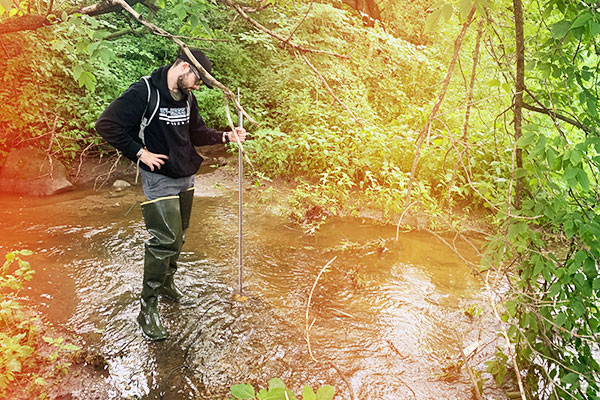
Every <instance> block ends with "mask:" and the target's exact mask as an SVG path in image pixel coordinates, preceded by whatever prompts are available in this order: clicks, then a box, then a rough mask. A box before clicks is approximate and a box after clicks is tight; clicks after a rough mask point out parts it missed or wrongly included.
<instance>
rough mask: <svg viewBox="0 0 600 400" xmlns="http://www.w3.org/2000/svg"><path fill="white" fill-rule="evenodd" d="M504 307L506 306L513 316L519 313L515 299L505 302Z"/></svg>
mask: <svg viewBox="0 0 600 400" xmlns="http://www.w3.org/2000/svg"><path fill="white" fill-rule="evenodd" d="M504 307H506V311H508V313H509V314H510V316H511V317H514V316H515V315H516V314H517V303H516V302H514V301H513V300H508V301H507V302H506V303H504Z"/></svg>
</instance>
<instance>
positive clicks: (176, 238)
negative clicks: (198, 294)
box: [138, 188, 194, 340]
mask: <svg viewBox="0 0 600 400" xmlns="http://www.w3.org/2000/svg"><path fill="white" fill-rule="evenodd" d="M193 198H194V188H190V189H188V190H185V191H183V192H181V193H179V195H177V196H167V197H160V198H158V199H155V200H151V201H147V202H145V203H142V214H143V215H144V221H145V223H146V228H147V229H148V232H150V234H151V235H152V238H150V240H149V241H148V242H147V243H146V245H145V248H146V253H145V256H144V281H143V288H142V293H141V299H140V306H141V307H140V313H139V315H138V322H139V324H140V326H141V328H142V330H143V331H144V333H145V334H146V335H147V336H148V337H149V338H150V339H151V340H162V339H165V338H166V337H167V336H169V333H168V332H167V331H166V329H165V328H164V327H163V325H162V322H161V321H160V315H159V313H158V296H159V295H166V296H168V297H170V298H171V299H173V300H175V301H179V300H180V299H181V297H183V293H181V291H180V290H179V289H177V287H176V286H175V283H174V279H173V278H174V275H175V272H176V271H177V258H178V257H179V253H180V252H181V247H182V246H183V242H184V237H185V231H186V229H187V228H188V227H189V224H190V214H191V211H192V202H193Z"/></svg>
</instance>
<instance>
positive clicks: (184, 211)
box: [160, 187, 194, 302]
mask: <svg viewBox="0 0 600 400" xmlns="http://www.w3.org/2000/svg"><path fill="white" fill-rule="evenodd" d="M193 201H194V188H193V187H191V188H189V189H187V190H184V191H183V192H180V193H179V210H180V211H181V230H182V238H181V247H183V244H184V243H185V231H186V230H187V228H188V227H189V226H190V216H191V214H192V203H193ZM181 247H180V248H179V251H178V252H177V254H176V255H175V256H173V257H171V259H170V260H169V268H168V269H167V277H166V278H165V284H164V285H163V287H162V289H161V291H160V294H162V295H165V296H167V297H169V298H170V299H172V300H174V301H176V302H180V301H181V299H182V298H183V297H184V294H183V292H181V290H179V289H178V288H177V286H175V282H174V276H175V272H177V260H178V259H179V253H181Z"/></svg>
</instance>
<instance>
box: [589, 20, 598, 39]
mask: <svg viewBox="0 0 600 400" xmlns="http://www.w3.org/2000/svg"><path fill="white" fill-rule="evenodd" d="M590 33H591V35H592V37H594V36H596V35H597V34H599V33H600V24H599V23H597V22H595V21H594V22H592V28H591V29H590Z"/></svg>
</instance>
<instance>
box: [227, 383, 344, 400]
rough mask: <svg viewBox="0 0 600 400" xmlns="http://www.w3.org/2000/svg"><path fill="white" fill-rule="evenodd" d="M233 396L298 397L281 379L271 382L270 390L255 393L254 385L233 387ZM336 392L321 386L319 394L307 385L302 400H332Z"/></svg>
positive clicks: (290, 399) (286, 399) (263, 399)
mask: <svg viewBox="0 0 600 400" xmlns="http://www.w3.org/2000/svg"><path fill="white" fill-rule="evenodd" d="M231 394H232V395H233V398H234V399H256V400H296V399H298V397H296V395H295V394H294V392H292V391H291V390H290V389H288V388H287V387H286V386H285V383H284V382H283V381H282V380H281V379H279V378H273V379H271V380H270V381H269V388H268V389H260V390H259V391H258V392H255V389H254V387H253V386H252V385H250V384H247V383H242V384H239V385H233V386H231ZM334 394H335V390H334V388H333V387H332V386H329V385H324V386H321V387H320V388H319V389H318V390H317V393H315V392H314V390H313V389H312V388H311V387H310V386H308V385H306V386H304V387H303V388H302V400H332V399H333V396H334ZM232 400H233V399H232Z"/></svg>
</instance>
